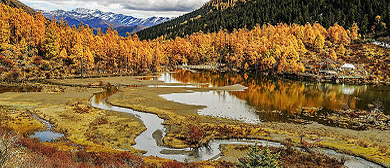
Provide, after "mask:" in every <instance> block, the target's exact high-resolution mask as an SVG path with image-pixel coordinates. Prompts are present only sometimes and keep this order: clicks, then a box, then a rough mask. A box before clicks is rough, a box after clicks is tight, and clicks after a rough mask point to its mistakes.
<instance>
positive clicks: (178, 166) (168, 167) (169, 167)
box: [162, 160, 184, 168]
mask: <svg viewBox="0 0 390 168" xmlns="http://www.w3.org/2000/svg"><path fill="white" fill-rule="evenodd" d="M162 167H164V168H182V167H184V164H183V163H181V162H178V161H175V160H174V161H169V162H165V163H164V164H163V165H162Z"/></svg>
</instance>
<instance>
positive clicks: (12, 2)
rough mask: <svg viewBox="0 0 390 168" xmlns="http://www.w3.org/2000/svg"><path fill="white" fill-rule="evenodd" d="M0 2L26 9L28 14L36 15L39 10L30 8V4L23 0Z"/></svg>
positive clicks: (4, 0)
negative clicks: (24, 2)
mask: <svg viewBox="0 0 390 168" xmlns="http://www.w3.org/2000/svg"><path fill="white" fill-rule="evenodd" d="M0 3H2V4H5V5H8V6H11V7H14V8H20V9H23V10H24V11H26V12H27V13H28V14H31V15H35V14H36V13H37V12H36V11H35V10H34V9H32V8H30V7H29V6H27V5H25V4H23V3H22V2H20V1H18V0H0Z"/></svg>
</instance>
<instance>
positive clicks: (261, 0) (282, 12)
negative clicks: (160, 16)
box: [137, 0, 390, 39]
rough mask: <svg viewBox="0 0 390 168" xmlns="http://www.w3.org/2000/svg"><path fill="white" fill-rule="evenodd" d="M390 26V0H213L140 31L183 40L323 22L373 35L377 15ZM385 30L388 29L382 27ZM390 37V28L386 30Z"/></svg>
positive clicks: (149, 35)
mask: <svg viewBox="0 0 390 168" xmlns="http://www.w3.org/2000/svg"><path fill="white" fill-rule="evenodd" d="M377 15H379V16H382V17H381V18H382V20H381V21H382V22H383V23H385V24H386V25H390V1H388V0H321V1H317V0H304V1H299V0H211V1H209V2H208V3H206V4H205V5H203V6H202V7H201V8H199V9H197V10H195V11H193V12H191V13H187V14H185V15H182V16H180V17H178V18H175V19H172V20H170V21H167V22H164V23H162V24H159V25H156V26H153V27H149V28H147V29H144V30H142V31H140V32H137V34H138V36H139V37H140V38H141V39H154V38H157V37H160V36H164V37H166V38H175V37H177V36H179V37H183V36H185V35H190V34H192V33H194V32H199V31H202V32H205V33H208V32H216V31H219V30H220V29H226V30H227V31H229V32H231V31H233V30H234V29H239V28H245V27H246V28H248V29H252V28H253V27H255V26H256V24H260V25H262V24H272V25H276V24H278V23H287V24H292V23H296V24H300V25H304V24H306V23H320V24H321V25H323V26H324V27H325V28H328V27H330V26H333V25H334V24H335V23H338V24H339V25H341V26H343V27H351V26H352V25H353V23H357V24H358V27H359V28H360V33H361V34H363V35H365V34H369V33H371V32H372V30H371V29H372V27H373V26H375V25H376V24H377V22H378V21H376V19H375V18H376V16H377ZM382 27H385V26H382ZM385 31H387V34H388V35H389V34H390V29H387V30H385Z"/></svg>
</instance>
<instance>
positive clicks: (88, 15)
mask: <svg viewBox="0 0 390 168" xmlns="http://www.w3.org/2000/svg"><path fill="white" fill-rule="evenodd" d="M41 12H42V15H43V16H45V17H48V18H50V19H51V18H53V16H55V18H56V19H57V20H60V19H64V21H67V22H68V24H69V25H79V24H80V23H84V24H86V25H89V26H90V27H92V28H94V29H98V28H100V29H102V30H103V31H104V30H107V29H108V27H110V26H112V27H114V29H115V30H117V31H118V33H119V34H120V35H122V36H125V35H126V33H127V32H130V33H132V32H134V31H135V32H137V31H139V30H142V29H145V28H147V27H150V26H154V25H156V24H160V23H163V22H165V21H168V20H170V18H168V17H149V18H135V17H133V16H127V15H123V14H116V13H112V12H102V11H100V10H96V9H95V10H90V9H85V8H77V9H74V10H71V11H64V10H55V11H41Z"/></svg>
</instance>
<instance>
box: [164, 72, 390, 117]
mask: <svg viewBox="0 0 390 168" xmlns="http://www.w3.org/2000/svg"><path fill="white" fill-rule="evenodd" d="M159 80H163V81H165V82H174V83H178V82H180V83H184V84H197V83H208V84H209V86H214V87H217V86H229V85H234V84H241V85H243V86H246V87H248V88H247V89H246V90H244V91H207V92H191V93H173V94H167V95H161V97H163V98H165V99H167V100H171V101H175V102H180V103H185V104H193V105H204V106H207V108H204V109H201V110H199V111H198V113H199V114H200V115H210V116H213V117H221V116H222V117H225V118H233V119H237V120H243V121H246V122H249V123H256V122H259V120H263V121H282V122H284V121H286V120H288V118H289V116H293V115H295V114H296V113H301V112H302V108H305V109H307V108H309V109H324V110H343V109H352V110H368V111H369V110H372V109H373V108H377V109H379V110H380V111H382V112H384V113H385V114H386V115H389V114H390V86H369V85H348V84H330V83H317V82H302V81H292V80H283V79H278V78H269V77H262V76H258V77H255V76H247V75H240V74H229V73H223V74H221V73H215V72H209V71H199V72H197V73H193V72H190V71H185V70H178V71H177V73H166V74H163V75H162V76H161V77H160V78H159ZM274 110H278V111H281V112H282V113H284V114H286V115H283V116H281V115H280V114H278V113H274V112H272V111H274Z"/></svg>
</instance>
